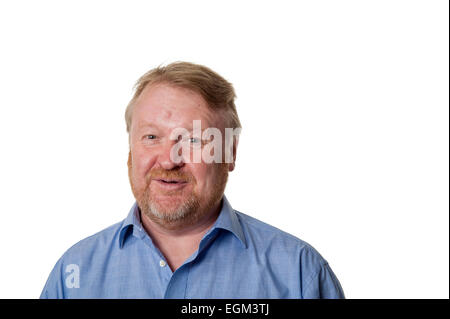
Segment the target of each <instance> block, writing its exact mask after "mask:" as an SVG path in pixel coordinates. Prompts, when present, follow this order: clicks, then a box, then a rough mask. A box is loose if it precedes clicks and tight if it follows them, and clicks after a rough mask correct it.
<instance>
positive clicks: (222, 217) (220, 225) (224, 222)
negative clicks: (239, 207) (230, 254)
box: [119, 195, 247, 248]
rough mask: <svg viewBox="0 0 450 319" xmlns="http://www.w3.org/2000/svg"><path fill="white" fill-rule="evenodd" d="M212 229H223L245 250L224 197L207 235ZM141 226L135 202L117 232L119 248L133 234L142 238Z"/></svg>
mask: <svg viewBox="0 0 450 319" xmlns="http://www.w3.org/2000/svg"><path fill="white" fill-rule="evenodd" d="M214 229H224V230H227V231H229V232H231V233H232V234H233V235H234V236H235V237H236V238H237V239H239V241H240V242H241V244H242V245H243V246H244V247H245V248H246V247H247V242H246V240H245V236H244V232H243V230H242V225H241V223H240V221H239V217H238V216H237V214H236V212H235V211H234V209H233V208H232V207H231V205H230V202H229V201H228V199H227V198H226V197H225V195H224V196H223V198H222V209H221V210H220V213H219V217H218V218H217V220H216V222H215V223H214V225H213V227H212V228H211V229H210V230H209V231H208V234H209V233H211V232H212V231H214ZM143 231H144V230H143V226H142V223H141V218H140V209H139V207H138V205H137V203H136V202H135V203H134V204H133V206H132V207H131V209H130V212H129V213H128V215H127V217H126V218H125V220H124V222H123V224H122V227H121V228H120V231H119V247H120V248H122V247H123V245H124V241H125V240H126V238H127V237H128V236H129V235H130V234H133V236H136V237H139V238H142V237H143V236H142V233H143Z"/></svg>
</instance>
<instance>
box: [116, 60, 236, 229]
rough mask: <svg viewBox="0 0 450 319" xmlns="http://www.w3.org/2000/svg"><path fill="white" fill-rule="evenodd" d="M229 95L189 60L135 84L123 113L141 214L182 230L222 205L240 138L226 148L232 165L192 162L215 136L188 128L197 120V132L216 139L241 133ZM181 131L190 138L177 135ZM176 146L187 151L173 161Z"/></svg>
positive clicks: (219, 82) (222, 83) (209, 73)
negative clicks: (236, 130)
mask: <svg viewBox="0 0 450 319" xmlns="http://www.w3.org/2000/svg"><path fill="white" fill-rule="evenodd" d="M234 98H235V93H234V90H233V87H232V85H231V84H230V83H228V82H227V81H226V80H225V79H223V78H222V77H221V76H219V75H218V74H217V73H215V72H213V71H212V70H210V69H208V68H206V67H204V66H200V65H196V64H191V63H185V62H178V63H173V64H170V65H167V66H165V67H158V68H156V69H153V70H151V71H149V72H147V73H146V74H144V75H143V76H142V77H141V78H140V79H139V80H138V82H137V84H136V92H135V94H134V96H133V98H132V100H131V101H130V103H129V105H128V107H127V110H126V113H125V118H126V123H127V131H128V133H129V141H130V153H129V158H128V173H129V178H130V183H131V187H132V191H133V194H134V196H135V198H136V200H137V202H138V205H139V207H140V209H141V212H142V213H143V214H145V215H146V216H147V217H149V218H150V219H151V220H152V221H154V222H155V223H157V224H159V225H160V226H162V227H164V228H167V229H181V228H183V227H186V226H189V225H193V224H195V223H196V222H198V221H200V220H201V219H202V218H203V217H205V214H207V213H208V212H210V210H211V209H213V208H214V207H216V206H217V205H218V204H219V202H220V199H221V198H222V196H223V192H224V190H225V185H226V182H227V178H228V172H229V171H232V170H233V169H234V161H235V158H236V147H237V140H234V139H233V143H232V146H231V147H232V156H233V160H232V161H231V162H229V163H224V161H219V162H213V163H206V162H205V161H204V160H201V161H199V162H195V161H193V160H192V159H193V153H195V152H196V151H201V150H203V149H204V148H207V147H208V143H211V141H212V140H214V142H217V141H218V138H217V136H214V138H212V139H209V140H208V139H202V136H194V135H193V129H194V127H193V126H195V125H193V123H195V122H194V121H200V122H197V123H201V128H202V130H203V129H206V128H217V129H218V130H217V131H220V132H221V133H222V135H221V137H220V139H221V138H222V137H224V136H225V128H227V127H228V128H230V127H231V128H240V122H239V118H238V116H237V112H236V107H235V105H234ZM179 129H183V131H184V132H188V136H185V135H186V134H184V135H177V134H174V132H177V130H179ZM203 137H205V135H203ZM177 144H178V145H183V147H184V148H183V150H186V149H187V150H189V151H192V152H189V153H186V152H184V153H183V152H182V154H181V156H180V158H181V160H179V161H174V160H173V155H174V152H175V151H174V150H176V147H175V146H176V145H177ZM225 144H226V143H223V146H224V147H223V148H225V147H226V145H225ZM220 145H222V144H220ZM221 147H222V146H221ZM212 152H213V153H214V152H217V149H213V150H212ZM175 153H177V154H179V152H175ZM208 153H209V150H208ZM222 153H224V152H218V153H217V154H219V155H220V156H221V154H222Z"/></svg>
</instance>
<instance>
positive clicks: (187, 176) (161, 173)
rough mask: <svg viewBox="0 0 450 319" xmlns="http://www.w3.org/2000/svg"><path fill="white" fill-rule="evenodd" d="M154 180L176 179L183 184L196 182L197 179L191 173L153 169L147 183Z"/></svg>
mask: <svg viewBox="0 0 450 319" xmlns="http://www.w3.org/2000/svg"><path fill="white" fill-rule="evenodd" d="M152 179H176V180H179V181H182V182H195V177H194V176H193V175H192V174H191V173H189V172H183V171H180V170H166V169H163V168H155V169H152V170H151V171H150V173H149V174H148V175H147V183H149V182H150V181H151V180H152Z"/></svg>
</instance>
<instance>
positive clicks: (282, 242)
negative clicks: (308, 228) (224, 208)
mask: <svg viewBox="0 0 450 319" xmlns="http://www.w3.org/2000/svg"><path fill="white" fill-rule="evenodd" d="M235 213H236V215H237V216H238V218H239V220H240V222H241V225H242V228H243V231H244V234H245V237H246V240H247V244H248V245H249V246H252V247H256V248H257V249H259V250H260V251H261V253H264V254H270V253H271V252H273V253H274V254H275V255H277V256H280V255H283V256H285V257H286V258H289V259H296V260H297V261H298V262H300V263H306V264H309V266H313V265H316V267H322V266H324V265H326V264H327V261H326V260H325V259H324V258H323V257H322V255H320V253H319V252H318V251H317V250H316V249H315V248H314V247H313V246H312V245H310V244H309V243H308V242H306V241H304V240H302V239H300V238H298V237H296V236H294V235H292V234H289V233H287V232H285V231H283V230H281V229H278V228H277V227H274V226H272V225H269V224H267V223H265V222H263V221H261V220H259V219H256V218H254V217H251V216H249V215H246V214H244V213H242V212H239V211H236V210H235Z"/></svg>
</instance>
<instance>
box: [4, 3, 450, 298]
mask: <svg viewBox="0 0 450 319" xmlns="http://www.w3.org/2000/svg"><path fill="white" fill-rule="evenodd" d="M448 9H449V8H448V1H446V0H440V1H439V0H435V1H411V0H408V1H391V0H390V1H271V2H265V1H229V0H228V1H129V0H127V1H111V0H109V1H3V0H2V1H0V41H1V43H0V90H1V91H0V92H1V93H0V143H1V144H0V145H1V158H0V161H1V162H0V164H1V165H0V197H1V200H0V213H1V230H0V254H1V263H0V297H2V298H37V297H38V296H39V294H40V292H41V290H42V288H43V286H44V283H45V281H46V279H47V277H48V275H49V273H50V271H51V269H52V267H53V266H54V264H55V263H56V261H57V259H58V258H59V257H60V256H61V255H62V254H63V253H64V252H65V251H66V250H67V249H68V248H69V247H70V246H72V245H73V244H75V243H76V242H78V241H79V240H81V239H82V238H85V237H87V236H89V235H91V234H94V233H96V232H98V231H100V230H102V229H104V228H106V227H107V226H109V225H111V224H113V223H116V222H118V221H120V220H122V219H124V218H125V216H126V214H127V213H128V211H129V209H130V207H131V205H132V203H133V200H134V199H133V196H132V193H131V191H130V189H129V184H128V177H127V169H126V160H127V152H128V145H127V135H126V131H125V121H124V110H125V106H126V104H127V103H128V101H129V99H130V98H131V94H132V87H133V84H134V83H135V81H136V80H137V78H138V77H139V76H140V75H142V74H143V73H144V72H146V71H147V70H149V69H150V68H153V67H155V66H157V65H159V64H161V63H169V62H173V61H177V60H184V61H190V62H195V63H200V64H204V65H206V66H209V67H211V68H212V69H214V70H216V71H217V72H219V73H220V74H221V75H223V76H224V77H225V78H226V79H228V80H229V81H231V82H232V83H233V84H234V86H235V88H236V92H237V95H238V99H237V101H236V103H237V107H238V112H239V115H240V118H241V122H242V124H243V130H242V136H241V140H240V145H239V149H238V159H237V167H236V170H235V171H234V172H233V173H232V174H231V177H230V181H229V184H228V186H227V190H226V194H227V196H228V198H229V200H230V202H231V204H232V205H233V207H234V208H235V209H237V210H240V211H242V212H244V213H246V214H249V215H252V216H254V217H256V218H258V219H260V220H263V221H265V222H267V223H269V224H272V225H274V226H276V227H278V228H281V229H283V230H285V231H287V232H289V233H292V234H294V235H296V236H298V237H300V238H302V239H303V240H305V241H307V242H309V243H310V244H311V245H312V246H314V247H315V248H316V249H317V250H318V251H319V252H320V253H321V254H322V255H323V256H324V257H325V258H326V259H327V260H328V261H329V263H330V265H331V267H332V269H333V270H334V272H335V273H336V275H337V276H338V278H339V280H340V282H341V284H342V286H343V288H344V291H345V293H346V296H347V297H348V298H448V297H449V285H448V280H449V278H448V274H449V255H448V253H449V247H448V243H449V228H448V227H449V224H448V222H449V220H448V217H449V214H448V213H449V207H448V204H449V198H448V191H449V189H448V188H449V180H448V177H449V170H448V168H449V167H448V164H449V157H448V156H449V149H448V137H449V136H448V133H449V122H448V120H449V118H448V115H449V114H448V113H449V108H448V102H449V101H448V97H449V95H448V93H449V92H448V85H449V83H448V82H449V77H448V76H449V74H448V71H449V65H448V57H449V51H448V49H449V46H448V45H449V43H448Z"/></svg>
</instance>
